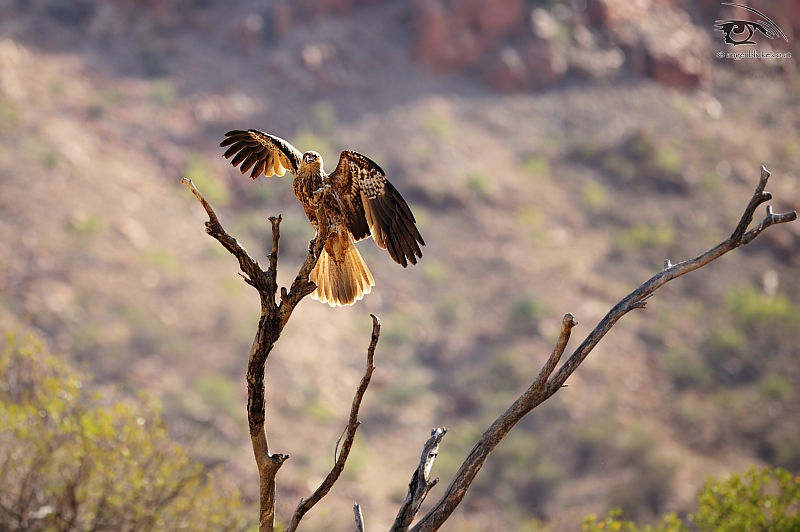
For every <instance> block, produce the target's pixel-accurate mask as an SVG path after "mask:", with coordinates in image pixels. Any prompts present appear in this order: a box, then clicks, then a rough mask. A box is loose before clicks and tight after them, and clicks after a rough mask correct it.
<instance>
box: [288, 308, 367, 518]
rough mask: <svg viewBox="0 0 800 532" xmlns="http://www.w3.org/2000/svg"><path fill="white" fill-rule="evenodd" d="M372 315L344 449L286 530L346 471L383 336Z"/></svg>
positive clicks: (296, 511) (299, 506)
mask: <svg viewBox="0 0 800 532" xmlns="http://www.w3.org/2000/svg"><path fill="white" fill-rule="evenodd" d="M370 316H371V317H372V338H371V339H370V342H369V347H368V348H367V367H366V369H365V371H364V376H363V377H362V378H361V382H360V383H359V385H358V389H357V390H356V394H355V397H353V404H352V405H351V407H350V418H349V420H348V422H347V433H346V435H345V438H344V442H343V443H342V450H341V451H340V452H339V457H338V458H337V460H336V463H335V464H334V466H333V469H331V472H330V473H328V476H327V477H325V480H323V481H322V484H320V486H319V487H318V488H317V489H316V491H314V493H313V494H312V495H311V496H310V497H309V498H308V499H302V500H301V501H300V504H298V505H297V508H296V509H295V511H294V515H292V519H291V521H290V522H289V526H287V527H286V532H293V531H294V530H297V526H298V525H299V524H300V520H301V519H302V518H303V516H304V515H305V514H306V513H307V512H308V511H309V510H311V508H313V507H314V505H315V504H317V503H318V502H319V501H320V500H322V498H323V497H325V495H327V494H328V492H329V491H330V490H331V488H332V487H333V485H334V484H335V483H336V481H337V480H338V479H339V476H340V475H341V474H342V471H344V466H345V463H346V462H347V457H348V456H349V455H350V450H351V449H352V447H353V441H354V440H355V436H356V431H357V430H358V427H359V426H360V425H361V421H359V420H358V411H359V409H360V408H361V401H362V399H363V398H364V394H365V393H366V391H367V387H368V386H369V381H370V379H371V378H372V372H373V371H375V348H376V347H377V345H378V340H379V339H380V337H381V320H380V319H378V317H377V316H375V315H374V314H370Z"/></svg>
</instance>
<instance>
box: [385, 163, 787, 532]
mask: <svg viewBox="0 0 800 532" xmlns="http://www.w3.org/2000/svg"><path fill="white" fill-rule="evenodd" d="M769 176H770V173H769V172H768V171H767V169H766V168H764V167H763V166H762V167H761V178H760V180H759V183H758V186H757V187H756V190H755V192H754V193H753V196H752V198H751V199H750V202H749V203H748V205H747V207H746V208H745V211H744V213H743V214H742V217H741V219H740V221H739V223H738V225H737V226H736V229H735V230H734V232H733V234H732V235H731V236H730V238H728V239H727V240H725V241H724V242H722V243H721V244H719V245H717V246H716V247H714V248H712V249H710V250H708V251H706V252H705V253H702V254H700V255H698V256H697V257H695V258H693V259H690V260H687V261H684V262H680V263H678V264H672V263H671V262H669V261H668V260H667V261H665V262H664V269H663V270H662V271H661V272H660V273H658V274H656V275H654V276H653V277H651V278H650V279H649V280H647V281H646V282H645V283H643V284H642V285H641V286H639V287H638V288H636V289H635V290H634V291H632V292H631V293H630V294H628V295H627V296H625V297H624V298H623V299H622V300H621V301H620V302H619V303H617V304H616V305H615V306H614V307H613V308H612V309H611V310H610V311H609V312H608V314H606V316H605V317H604V318H603V319H602V320H601V321H600V323H598V324H597V326H596V327H595V328H594V329H593V330H592V332H591V333H589V335H588V336H587V337H586V339H585V340H584V341H583V343H582V344H581V345H580V346H578V348H577V349H576V350H575V352H573V354H572V355H571V356H570V357H569V359H567V361H566V362H565V363H564V364H563V365H562V366H561V367H560V368H559V370H558V371H557V372H556V373H555V374H554V375H553V371H554V370H555V368H556V366H557V364H558V362H559V360H560V358H561V355H562V353H563V352H564V350H565V348H566V346H567V342H568V340H569V336H570V332H571V330H572V328H573V327H574V326H575V325H577V321H575V318H574V317H573V316H572V314H567V315H565V316H564V320H563V321H562V324H561V334H560V335H559V338H558V341H557V342H556V347H555V349H554V350H553V353H552V354H551V355H550V358H549V359H548V360H547V362H546V363H545V365H544V367H543V368H542V370H541V372H540V373H539V376H538V377H537V379H536V380H535V381H534V382H533V384H531V386H530V387H529V388H528V389H527V390H526V391H525V392H524V393H523V394H522V395H521V396H520V397H519V398H518V399H517V400H516V401H515V402H514V404H512V405H511V406H510V407H509V408H508V410H506V411H505V412H504V413H503V414H502V415H500V417H498V418H497V419H496V420H495V422H494V423H492V425H491V426H490V427H489V428H488V429H487V430H486V432H484V433H483V435H482V436H481V437H480V439H479V440H478V441H477V443H476V444H475V446H474V447H473V448H472V451H470V453H469V455H468V456H467V458H466V459H465V460H464V462H463V464H462V465H461V467H460V468H459V470H458V471H457V472H456V474H455V477H454V478H453V480H452V481H451V482H450V485H449V486H448V487H447V489H446V490H445V492H444V494H443V495H442V496H441V498H440V499H439V501H438V502H437V503H436V504H435V505H434V506H433V508H431V509H430V511H428V513H427V514H425V516H423V517H422V518H421V519H420V521H419V522H418V523H417V524H416V525H415V526H414V527H413V528H412V529H411V530H412V532H431V531H434V530H438V529H439V527H441V526H442V524H443V523H444V522H445V521H446V520H447V519H448V518H449V517H450V515H451V514H452V513H453V511H454V510H455V508H456V507H457V506H458V504H459V503H460V502H461V501H462V500H463V499H464V496H465V495H466V493H467V490H468V489H469V487H470V485H471V483H472V481H473V480H474V479H475V476H476V475H477V474H478V471H479V470H480V469H481V467H482V466H483V464H484V462H485V461H486V459H487V458H488V456H489V454H490V453H491V452H492V450H493V449H494V448H495V447H496V446H497V444H498V443H499V442H500V441H501V440H502V439H503V438H504V437H505V436H506V434H508V432H509V431H510V430H511V429H512V428H513V427H514V425H516V423H517V422H519V420H520V419H522V418H523V417H524V416H525V415H526V414H528V413H529V412H530V411H531V410H533V409H534V408H536V407H537V406H539V405H540V404H541V403H542V402H544V401H545V400H547V399H549V398H550V397H552V396H553V394H555V393H556V392H557V391H558V390H560V389H561V387H562V386H564V383H565V381H566V380H567V378H569V376H570V375H572V373H573V372H575V370H576V369H577V368H578V366H580V364H581V363H582V362H583V361H584V360H585V359H586V357H587V356H588V355H589V353H590V352H591V351H592V349H594V347H595V346H596V345H597V343H598V342H599V341H600V340H601V339H602V338H603V336H605V334H606V333H607V332H608V331H609V330H610V329H611V327H613V326H614V324H615V323H617V321H619V319H620V318H622V316H624V315H625V314H627V313H628V312H630V311H631V310H634V309H637V308H644V307H645V304H646V301H647V299H648V298H650V297H651V296H652V295H653V293H654V292H655V291H656V290H658V289H659V288H660V287H662V286H663V285H664V284H666V283H668V282H669V281H671V280H673V279H675V278H677V277H680V276H681V275H685V274H687V273H689V272H691V271H694V270H696V269H698V268H702V267H703V266H705V265H706V264H708V263H710V262H712V261H713V260H716V259H718V258H719V257H721V256H722V255H724V254H725V253H727V252H729V251H731V250H733V249H736V248H737V247H740V246H744V245H746V244H748V243H750V242H751V241H752V240H753V239H754V238H755V237H757V236H758V235H759V234H760V233H761V232H762V231H764V230H765V229H766V228H768V227H770V226H772V225H776V224H781V223H787V222H791V221H794V220H796V219H797V213H796V212H794V211H792V212H789V213H785V214H775V213H773V212H772V209H771V208H770V207H769V206H768V207H767V214H766V217H765V218H763V219H762V220H761V221H760V222H759V223H758V224H756V226H755V227H753V228H752V229H750V230H749V231H747V228H748V227H749V226H750V224H751V223H752V221H753V216H754V214H755V210H756V208H758V206H759V205H761V204H763V203H765V202H767V201H769V200H770V199H771V198H772V195H771V194H770V193H769V192H765V191H764V189H765V187H766V185H767V181H768V179H769ZM406 505H407V503H403V507H405V506H406ZM417 509H418V507H417ZM411 519H413V515H412V516H411ZM411 519H408V522H409V523H410V521H411ZM404 521H405V519H404ZM406 529H407V528H397V522H395V527H394V528H393V529H392V530H406Z"/></svg>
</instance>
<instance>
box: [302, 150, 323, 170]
mask: <svg viewBox="0 0 800 532" xmlns="http://www.w3.org/2000/svg"><path fill="white" fill-rule="evenodd" d="M301 166H305V167H309V168H315V167H316V168H322V156H321V155H320V154H319V153H317V152H315V151H307V152H305V153H304V154H303V162H302V164H301Z"/></svg>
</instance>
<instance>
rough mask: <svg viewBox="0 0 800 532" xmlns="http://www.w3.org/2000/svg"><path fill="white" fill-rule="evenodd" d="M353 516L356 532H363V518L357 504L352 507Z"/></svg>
mask: <svg viewBox="0 0 800 532" xmlns="http://www.w3.org/2000/svg"><path fill="white" fill-rule="evenodd" d="M353 516H354V517H355V519H356V532H364V516H363V515H361V506H359V504H358V503H356V504H354V505H353Z"/></svg>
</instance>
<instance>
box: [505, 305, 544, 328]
mask: <svg viewBox="0 0 800 532" xmlns="http://www.w3.org/2000/svg"><path fill="white" fill-rule="evenodd" d="M546 313H547V307H545V304H544V303H543V302H542V301H541V300H540V299H539V298H537V297H535V296H522V297H520V298H517V299H515V300H514V301H513V302H512V303H511V306H510V307H509V309H508V327H509V329H510V330H511V332H514V333H521V334H530V333H534V332H536V331H537V330H538V323H539V319H540V318H541V317H543V316H544V315H545V314H546Z"/></svg>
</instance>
